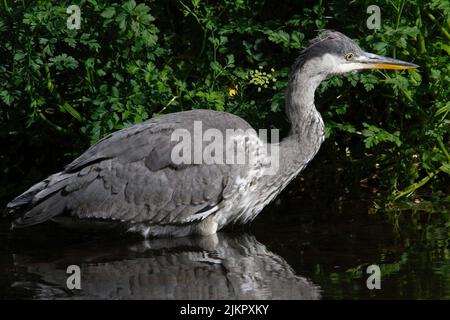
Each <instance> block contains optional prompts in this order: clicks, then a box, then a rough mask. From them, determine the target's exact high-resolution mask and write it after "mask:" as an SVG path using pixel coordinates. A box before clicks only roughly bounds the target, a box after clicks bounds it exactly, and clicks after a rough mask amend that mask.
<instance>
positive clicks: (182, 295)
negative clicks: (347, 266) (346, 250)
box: [14, 233, 320, 300]
mask: <svg viewBox="0 0 450 320" xmlns="http://www.w3.org/2000/svg"><path fill="white" fill-rule="evenodd" d="M105 247H106V248H105ZM108 248H109V249H108ZM14 262H15V264H16V266H17V267H23V268H25V269H26V272H27V274H32V275H33V277H34V278H37V279H38V280H37V281H33V282H27V281H16V282H15V283H14V286H16V287H23V288H25V289H28V290H31V291H32V294H33V298H36V299H58V298H62V299H67V298H72V299H194V300H195V299H200V300H206V299H319V298H320V289H319V287H317V286H316V285H314V284H313V283H312V282H311V281H309V280H308V279H306V278H304V277H301V276H299V275H296V274H295V272H294V270H293V269H292V268H291V267H290V266H289V264H288V263H287V262H286V261H285V260H284V259H283V258H282V257H280V256H278V255H277V254H275V253H273V252H271V251H269V250H268V249H267V248H266V247H265V246H264V245H263V244H261V243H259V242H258V241H257V240H256V239H255V237H253V236H252V235H249V234H240V235H238V236H236V235H229V234H224V233H218V234H213V235H210V236H207V237H194V238H193V237H189V238H177V239H154V240H146V241H142V242H139V243H137V244H134V245H131V246H130V245H124V246H118V245H117V244H114V246H111V243H109V244H104V245H100V246H98V247H96V248H95V249H92V248H91V247H90V248H89V249H88V250H83V248H81V247H79V246H78V247H77V249H67V250H63V251H62V252H61V256H60V258H58V259H56V260H52V261H45V262H43V261H36V258H32V257H31V258H30V257H28V256H25V255H16V256H15V257H14ZM71 264H76V265H79V266H80V268H81V279H82V280H81V290H75V291H74V290H69V289H67V287H66V280H67V277H68V274H67V273H66V268H67V266H68V265H71Z"/></svg>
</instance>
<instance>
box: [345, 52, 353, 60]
mask: <svg viewBox="0 0 450 320" xmlns="http://www.w3.org/2000/svg"><path fill="white" fill-rule="evenodd" d="M352 59H353V53H352V52H349V53H347V54H346V55H345V60H347V61H351V60H352Z"/></svg>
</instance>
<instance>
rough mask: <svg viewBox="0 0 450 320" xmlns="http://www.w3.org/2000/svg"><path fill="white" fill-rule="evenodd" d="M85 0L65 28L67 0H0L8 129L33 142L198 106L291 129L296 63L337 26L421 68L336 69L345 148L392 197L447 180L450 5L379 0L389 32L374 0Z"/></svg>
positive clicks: (325, 93)
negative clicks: (77, 23) (290, 81)
mask: <svg viewBox="0 0 450 320" xmlns="http://www.w3.org/2000/svg"><path fill="white" fill-rule="evenodd" d="M71 4H72V3H71ZM73 4H77V5H79V7H80V8H81V29H80V30H69V29H68V28H67V27H66V20H67V18H68V16H69V15H68V14H67V13H66V8H67V6H68V4H67V3H66V2H59V3H57V2H55V1H43V0H36V1H19V2H18V1H8V0H6V1H2V2H1V3H0V10H1V14H0V39H1V43H0V57H1V60H0V61H1V63H0V103H1V108H0V121H1V129H0V135H8V133H9V132H11V131H14V132H18V138H19V139H20V138H22V139H26V138H25V134H24V133H25V132H28V133H29V132H40V131H41V130H42V129H43V128H46V129H47V128H51V129H52V130H55V132H54V135H55V136H56V135H58V136H67V137H72V138H74V139H76V140H77V141H86V140H89V141H90V142H91V143H93V142H95V141H97V140H98V139H100V138H101V137H103V136H105V135H107V134H109V133H110V132H112V131H114V130H117V129H120V128H123V127H125V126H128V125H131V124H134V123H137V122H141V121H144V120H146V119H148V118H150V117H152V116H157V115H159V114H163V113H169V112H176V111H182V110H188V109H195V108H205V109H214V110H220V111H228V112H232V113H235V114H238V115H240V116H242V117H244V118H245V119H247V120H249V121H250V122H251V123H252V124H253V125H255V126H257V127H272V126H275V127H281V128H282V129H284V130H287V129H288V128H287V125H286V122H285V116H284V90H285V88H286V85H287V76H288V73H289V67H290V65H291V64H292V63H293V61H294V59H295V58H296V56H297V55H298V53H299V50H300V49H301V48H302V47H304V46H305V45H306V44H307V39H311V38H313V37H315V36H316V35H317V30H318V29H323V28H331V29H336V30H339V31H341V32H344V33H345V34H347V35H349V36H350V37H352V38H354V39H356V40H357V41H358V42H359V43H360V45H361V46H362V47H363V48H364V49H366V50H367V51H371V52H374V53H377V54H382V55H387V56H393V57H397V58H399V59H403V60H406V61H412V62H415V63H417V64H419V65H420V69H418V70H411V71H404V72H395V71H392V72H390V71H387V72H384V71H383V72H377V71H373V72H365V73H358V74H349V75H346V76H342V77H334V78H332V79H330V80H328V81H326V82H325V83H324V84H323V85H322V86H321V87H320V88H319V90H318V93H317V105H318V107H319V109H320V110H321V112H322V114H323V116H324V119H325V122H326V124H327V131H326V133H327V136H328V138H329V140H331V141H332V142H334V143H335V144H336V145H337V148H336V149H333V150H334V151H333V152H337V153H338V154H337V155H336V156H337V157H342V158H343V159H347V158H348V152H347V151H346V150H349V149H350V151H351V155H352V159H351V160H352V161H355V160H356V161H358V160H361V162H360V163H361V165H362V166H364V168H365V170H366V172H367V175H369V172H372V171H373V170H377V171H379V172H378V174H379V176H380V177H381V182H380V183H381V184H382V185H381V187H382V189H383V190H385V191H386V192H387V194H395V195H399V194H411V192H412V191H414V190H415V186H417V183H419V184H420V182H421V181H423V180H422V179H424V178H427V177H428V178H427V179H428V180H427V181H426V182H427V184H428V185H430V183H431V182H432V183H433V186H436V187H439V186H440V185H441V184H445V182H446V181H448V178H447V177H446V176H447V175H448V173H449V172H450V170H449V169H448V168H450V165H449V164H450V159H448V158H447V155H448V152H447V151H446V150H447V148H448V137H449V132H448V131H449V111H450V103H449V101H448V100H449V99H448V97H449V82H450V57H449V56H450V45H449V40H450V17H449V12H450V9H449V8H450V3H449V1H448V0H444V1H441V0H434V1H431V2H425V1H421V0H384V1H379V2H377V5H379V6H380V7H381V13H382V14H381V19H382V20H381V30H368V29H367V27H366V19H367V18H368V15H367V14H366V8H367V7H368V6H369V5H370V4H372V3H371V2H369V1H361V2H359V1H358V2H355V1H353V2H349V3H346V4H343V3H342V2H341V1H327V2H326V3H325V2H322V1H319V2H318V3H316V4H308V5H304V4H302V3H301V2H282V3H280V2H278V1H269V0H266V1H263V0H258V1H243V0H236V1H233V0H221V1H200V0H191V1H188V0H172V1H145V2H142V1H141V2H138V3H137V2H135V1H134V0H129V1H125V2H121V3H109V2H106V1H99V0H79V1H74V2H73ZM255 70H256V71H258V72H260V74H259V73H258V74H256V71H255ZM251 72H253V73H251ZM264 73H265V74H264ZM349 141H350V142H349ZM440 142H441V143H440ZM340 150H342V153H339V152H340ZM73 151H75V152H79V151H82V150H81V149H80V150H73ZM329 152H331V151H329ZM446 152H447V153H446ZM430 175H431V176H432V178H429V177H430ZM408 188H409V189H408ZM434 189H435V187H433V189H431V190H434ZM398 190H403V191H398ZM405 190H408V191H410V192H406V193H405V192H404V191H405Z"/></svg>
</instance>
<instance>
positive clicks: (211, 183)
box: [7, 31, 418, 237]
mask: <svg viewBox="0 0 450 320" xmlns="http://www.w3.org/2000/svg"><path fill="white" fill-rule="evenodd" d="M417 67H418V66H417V65H415V64H412V63H408V62H404V61H400V60H396V59H392V58H386V57H382V56H379V55H375V54H372V53H368V52H365V51H363V50H362V49H361V48H360V47H359V46H358V45H357V44H356V43H355V42H354V41H352V40H351V39H350V38H348V37H347V36H345V35H343V34H342V33H339V32H336V31H325V32H323V33H322V34H321V35H319V36H318V37H317V38H316V39H314V40H313V41H311V43H310V44H309V46H307V47H306V48H305V49H304V50H303V51H302V52H301V54H300V55H299V57H298V58H297V60H296V61H295V63H294V65H293V66H292V70H291V74H290V76H289V82H288V88H287V92H286V103H285V105H286V113H287V116H288V119H289V121H290V123H291V129H290V133H289V134H288V136H287V137H285V138H284V139H283V140H282V141H281V142H280V143H279V154H280V156H279V166H278V170H277V173H276V174H272V175H266V174H264V170H266V167H265V166H264V165H257V166H254V165H253V166H250V165H249V164H244V165H242V164H241V165H237V164H227V163H225V164H223V163H212V164H211V163H209V164H205V163H200V164H198V163H195V164H177V163H174V161H173V159H172V157H171V150H172V148H173V147H174V143H173V141H172V140H171V133H173V132H174V131H175V130H177V129H184V130H187V132H190V133H193V130H194V124H195V122H196V121H201V123H202V126H203V128H204V129H208V128H209V129H211V128H213V129H215V130H219V132H224V133H225V131H226V130H227V129H230V128H231V129H242V130H247V129H251V126H250V125H249V124H248V123H247V122H246V121H244V120H243V119H241V118H239V117H237V116H235V115H233V114H230V113H226V112H216V111H212V110H191V111H186V112H178V113H172V114H167V115H162V116H159V117H156V118H152V119H150V120H148V121H145V122H143V123H140V124H136V125H134V126H132V127H129V128H126V129H123V130H120V131H117V132H115V133H112V134H111V135H109V136H108V137H106V138H104V139H102V140H100V141H99V142H98V143H96V144H94V145H93V146H91V147H90V148H89V149H88V150H87V151H86V152H84V153H83V154H82V155H81V156H80V157H78V158H77V159H75V160H74V161H73V162H72V163H70V164H69V165H67V166H66V167H65V168H64V170H63V171H61V172H59V173H56V174H53V175H51V176H49V177H48V178H47V179H45V180H43V181H41V182H39V183H37V184H35V185H34V186H32V187H31V188H30V189H29V190H27V191H26V192H25V193H23V194H22V195H20V196H18V197H17V198H15V199H14V200H12V201H11V202H10V203H9V204H8V205H7V209H8V210H9V212H10V213H11V214H12V220H13V222H12V226H13V227H15V228H19V227H26V226H31V225H35V224H38V223H41V222H44V221H46V220H49V219H55V218H57V217H58V216H70V217H74V218H75V219H91V220H92V219H96V220H98V219H100V220H107V221H116V222H117V223H119V224H121V225H123V226H126V228H127V229H128V230H129V231H134V232H138V233H140V234H142V235H143V236H144V237H148V236H174V237H180V236H186V235H189V234H201V235H210V234H214V233H215V232H216V231H218V230H220V229H222V228H223V227H224V226H226V225H228V224H232V223H247V222H249V221H251V220H253V219H254V218H255V217H256V216H257V215H258V213H259V212H260V211H261V210H262V209H263V208H264V206H266V205H267V204H268V203H269V202H270V201H271V200H273V199H274V198H275V197H276V196H277V195H278V194H279V193H280V192H281V190H283V188H285V187H286V186H287V184H288V183H289V182H290V181H291V180H292V179H293V178H294V177H295V176H297V175H298V174H299V172H300V171H301V170H302V169H304V168H305V166H306V165H307V164H308V163H309V162H310V161H311V160H312V159H313V157H314V156H315V154H316V153H317V151H318V150H319V147H320V145H321V144H322V142H323V141H324V124H323V121H322V118H321V116H320V114H319V112H318V111H317V109H316V107H315V105H314V92H315V90H316V88H317V87H318V86H319V84H320V83H321V82H322V81H323V80H325V79H326V78H328V77H330V76H333V75H336V74H342V73H346V72H351V71H356V70H362V69H374V68H379V69H397V70H402V69H411V68H417ZM257 142H258V143H264V142H260V141H257ZM263 160H265V159H262V160H261V159H260V161H261V163H262V162H264V161H263ZM261 163H259V164H261Z"/></svg>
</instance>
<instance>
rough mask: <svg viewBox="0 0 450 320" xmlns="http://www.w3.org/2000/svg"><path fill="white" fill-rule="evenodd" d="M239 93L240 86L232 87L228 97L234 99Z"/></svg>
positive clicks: (229, 89)
mask: <svg viewBox="0 0 450 320" xmlns="http://www.w3.org/2000/svg"><path fill="white" fill-rule="evenodd" d="M237 93H238V86H237V85H235V86H234V85H233V86H231V87H229V88H228V95H229V96H230V97H234V96H235V95H237Z"/></svg>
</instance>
